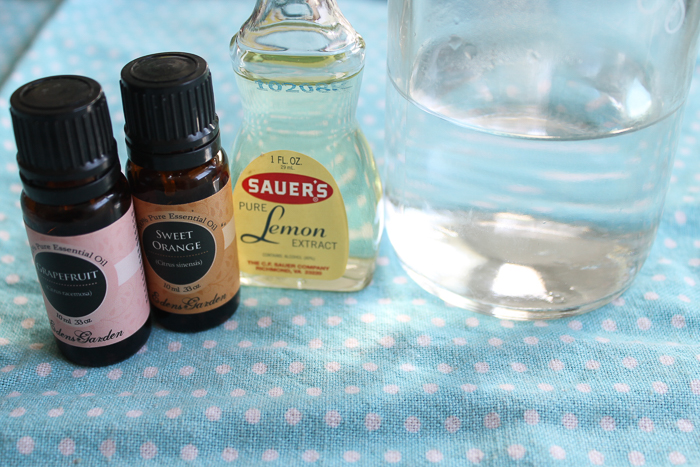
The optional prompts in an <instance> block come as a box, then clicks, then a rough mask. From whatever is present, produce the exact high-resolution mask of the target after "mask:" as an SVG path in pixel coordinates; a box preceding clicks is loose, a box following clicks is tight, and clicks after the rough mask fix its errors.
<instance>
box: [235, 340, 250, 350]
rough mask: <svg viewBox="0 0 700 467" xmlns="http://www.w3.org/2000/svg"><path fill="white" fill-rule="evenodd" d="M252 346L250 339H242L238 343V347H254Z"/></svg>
mask: <svg viewBox="0 0 700 467" xmlns="http://www.w3.org/2000/svg"><path fill="white" fill-rule="evenodd" d="M252 346H253V343H252V342H250V341H240V342H239V343H238V347H240V348H242V349H247V348H248V347H252Z"/></svg>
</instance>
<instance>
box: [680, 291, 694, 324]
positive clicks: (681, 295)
mask: <svg viewBox="0 0 700 467" xmlns="http://www.w3.org/2000/svg"><path fill="white" fill-rule="evenodd" d="M678 300H680V301H681V302H685V303H690V302H691V301H692V300H691V299H690V297H688V296H687V295H683V294H680V295H679V296H678ZM683 321H684V323H683V326H685V318H683ZM683 326H681V327H683Z"/></svg>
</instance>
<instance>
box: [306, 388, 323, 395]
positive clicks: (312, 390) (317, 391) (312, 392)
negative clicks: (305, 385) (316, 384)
mask: <svg viewBox="0 0 700 467" xmlns="http://www.w3.org/2000/svg"><path fill="white" fill-rule="evenodd" d="M321 393H322V391H321V388H309V389H307V390H306V394H308V395H309V396H312V397H318V396H320V395H321Z"/></svg>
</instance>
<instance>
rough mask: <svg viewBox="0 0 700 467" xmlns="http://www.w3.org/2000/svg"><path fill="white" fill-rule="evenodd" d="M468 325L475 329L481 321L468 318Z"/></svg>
mask: <svg viewBox="0 0 700 467" xmlns="http://www.w3.org/2000/svg"><path fill="white" fill-rule="evenodd" d="M466 324H467V326H469V327H470V328H475V327H477V326H478V325H479V320H478V319H476V318H467V321H466Z"/></svg>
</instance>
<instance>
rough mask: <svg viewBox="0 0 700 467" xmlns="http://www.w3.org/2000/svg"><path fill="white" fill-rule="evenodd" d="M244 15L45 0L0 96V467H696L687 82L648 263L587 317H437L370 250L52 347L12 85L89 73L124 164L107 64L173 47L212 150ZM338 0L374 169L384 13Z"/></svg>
mask: <svg viewBox="0 0 700 467" xmlns="http://www.w3.org/2000/svg"><path fill="white" fill-rule="evenodd" d="M26 3H28V4H30V3H32V2H26ZM253 3H254V2H253V1H252V0H251V1H247V2H243V1H233V0H197V1H194V0H193V1H184V0H163V1H159V2H155V1H150V0H99V1H97V0H65V1H64V2H63V3H62V5H61V6H60V8H59V9H58V11H57V12H56V13H55V14H54V15H53V16H52V17H51V19H50V20H49V21H48V22H47V23H46V25H45V26H44V27H43V28H42V30H41V32H40V33H39V35H38V37H37V39H36V40H35V41H34V42H33V44H32V45H31V47H30V48H29V50H28V51H27V52H26V53H25V54H24V55H23V57H22V59H21V60H20V61H19V62H18V64H17V66H16V67H15V68H14V70H13V71H12V72H11V74H10V75H9V77H8V78H7V80H6V81H5V84H4V85H3V87H2V89H1V90H0V158H2V160H1V162H0V464H1V465H12V466H24V465H32V466H33V465H57V466H58V465H66V466H68V465H90V466H94V465H125V466H135V465H166V464H167V465H172V466H174V465H217V464H226V465H229V464H230V465H246V466H249V465H280V466H300V465H314V464H315V465H357V466H374V465H389V464H392V465H406V466H419V465H433V464H435V465H445V466H448V465H460V466H461V465H472V464H481V465H489V466H491V465H495V466H500V465H537V466H543V465H544V466H546V465H577V466H578V465H623V466H627V465H633V466H639V465H655V466H656V465H681V464H686V465H700V345H699V342H698V337H699V336H700V309H699V307H698V304H699V303H700V285H699V284H698V283H699V282H700V277H699V276H700V274H699V271H700V209H699V207H700V162H699V160H698V153H700V143H699V142H698V134H699V133H700V94H699V90H698V81H697V80H698V79H700V73H696V74H697V75H698V76H696V81H695V83H694V85H693V88H692V89H691V94H690V101H689V103H688V105H687V108H686V115H685V120H684V123H683V133H682V136H681V140H680V144H679V149H678V154H677V157H676V162H675V168H674V172H673V180H672V184H671V188H670V192H669V195H668V198H667V203H666V209H665V214H664V216H663V222H662V224H661V227H660V230H659V234H658V237H657V240H656V243H655V244H654V247H653V250H652V252H651V255H650V257H649V259H648V261H647V263H646V264H645V266H644V268H643V270H642V271H641V273H640V274H639V276H638V278H637V280H636V281H635V283H634V285H633V286H632V288H631V289H630V290H629V291H627V292H626V293H625V294H624V295H623V296H622V297H621V298H619V299H617V300H615V301H614V302H613V303H612V304H609V305H607V306H605V307H603V308H601V309H598V310H596V311H593V312H591V313H588V314H585V315H581V316H579V317H576V318H569V319H561V320H554V321H547V322H545V321H537V322H514V321H501V320H497V319H494V318H491V317H487V316H483V315H478V314H475V313H471V312H468V311H465V310H462V309H459V308H455V307H450V306H447V305H445V304H444V303H443V302H442V301H440V300H439V299H437V298H436V297H433V296H431V295H429V294H428V293H426V292H424V291H423V290H422V289H421V288H419V287H418V286H417V285H416V284H414V283H413V282H412V281H411V280H410V279H408V278H407V276H406V274H405V273H404V271H403V270H402V269H401V267H400V265H399V263H398V260H397V258H396V256H395V255H394V253H393V250H392V248H391V245H390V244H389V242H388V241H387V239H386V238H384V240H383V243H382V247H381V253H380V257H379V259H378V261H377V271H376V275H375V278H374V280H373V282H372V284H371V285H370V286H368V287H367V288H366V289H365V290H363V291H361V292H357V293H325V292H313V291H294V290H283V289H266V288H252V287H244V288H243V289H242V301H241V306H240V308H239V309H238V311H237V312H236V314H235V315H234V316H233V318H232V319H231V320H229V321H228V322H226V323H225V324H224V325H222V326H220V327H219V328H216V329H213V330H210V331H206V332H202V333H198V334H178V333H174V332H170V331H167V330H164V329H161V328H157V327H156V328H154V330H153V333H152V335H151V338H150V340H149V341H148V344H147V346H146V347H144V348H143V349H142V350H141V351H140V352H139V353H138V354H137V355H135V356H134V357H132V358H131V359H129V360H127V361H125V362H123V363H119V364H117V365H113V366H110V367H105V368H94V369H93V368H82V367H79V366H76V365H73V364H71V363H69V362H67V361H66V360H64V359H63V358H62V357H61V356H60V354H59V353H58V350H57V348H56V345H55V343H54V340H53V337H52V334H51V331H50V329H49V326H48V320H47V319H46V312H45V309H44V305H43V300H42V297H41V292H40V289H39V284H38V282H37V279H36V273H35V271H34V269H33V267H32V264H31V256H30V251H29V248H28V246H27V241H26V235H25V232H24V227H23V224H22V217H21V212H20V209H19V202H18V200H19V194H20V192H21V185H20V183H19V177H18V172H17V165H16V162H15V153H16V147H15V143H14V136H13V133H12V125H11V121H10V116H9V112H8V110H7V109H8V106H9V97H10V95H11V93H12V91H13V90H14V89H16V88H17V87H19V86H20V85H21V84H23V83H25V82H27V81H30V80H32V79H35V78H39V77H42V76H47V75H53V74H64V73H68V74H81V75H87V76H90V77H92V78H95V79H97V80H98V81H99V82H100V83H101V84H102V85H103V87H104V89H105V92H106V94H107V97H108V101H109V105H110V110H111V113H112V116H113V123H114V129H115V136H116V138H117V140H118V143H119V149H120V154H121V157H122V161H124V160H125V155H126V151H125V146H124V142H123V137H124V132H123V129H122V127H123V124H124V118H123V113H122V111H121V102H120V93H119V86H118V80H119V72H120V70H121V68H122V66H123V65H124V64H126V63H127V62H128V61H130V60H132V59H134V58H136V57H138V56H142V55H145V54H148V53H154V52H160V51H170V50H179V51H187V52H193V53H196V54H199V55H201V56H202V57H204V58H205V59H206V60H207V61H208V62H209V64H210V67H211V70H212V73H213V79H214V86H215V95H216V102H217V111H218V115H219V117H220V119H221V122H222V128H223V138H224V145H225V147H230V145H231V143H232V142H233V137H234V135H235V130H236V128H237V125H238V123H239V121H240V118H241V105H240V99H239V95H238V90H237V88H236V85H235V83H234V77H233V71H232V70H231V65H230V62H229V57H228V43H229V40H230V38H231V36H232V35H233V34H234V33H235V32H236V30H237V29H238V28H239V26H240V25H241V24H242V22H243V21H244V20H245V19H246V18H247V17H248V15H249V14H250V13H251V11H252V9H253ZM339 4H340V7H341V9H342V10H343V12H344V13H345V15H346V16H347V18H348V19H349V20H350V22H351V23H352V24H353V25H354V26H355V27H356V29H358V31H359V32H360V33H361V34H362V35H363V36H364V38H365V39H366V42H367V64H366V71H365V75H364V81H363V87H362V93H361V101H360V104H359V108H358V118H359V120H360V122H361V124H362V126H363V128H364V131H365V133H366V135H367V138H368V139H369V141H370V143H371V145H372V147H373V149H374V151H375V156H376V158H377V161H378V163H379V164H380V165H382V160H383V157H384V154H383V151H384V149H383V137H384V92H385V84H386V79H385V69H386V68H385V62H386V4H385V3H383V2H378V1H371V0H355V1H351V0H340V2H339ZM2 14H3V12H0V16H2Z"/></svg>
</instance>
